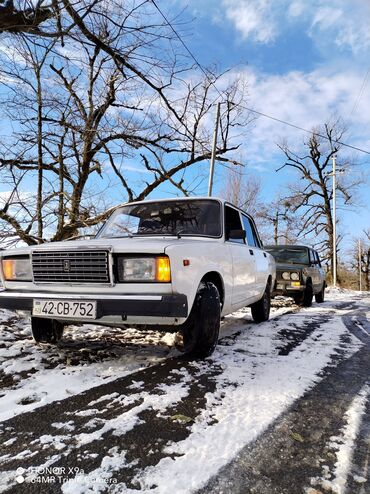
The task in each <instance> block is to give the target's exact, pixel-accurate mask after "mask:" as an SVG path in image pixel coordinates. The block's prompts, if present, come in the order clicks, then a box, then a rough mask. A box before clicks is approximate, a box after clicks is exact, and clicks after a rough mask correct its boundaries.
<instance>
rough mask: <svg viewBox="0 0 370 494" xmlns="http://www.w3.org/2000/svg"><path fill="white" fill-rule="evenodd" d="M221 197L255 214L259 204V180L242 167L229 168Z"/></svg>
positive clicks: (259, 206) (259, 207)
mask: <svg viewBox="0 0 370 494" xmlns="http://www.w3.org/2000/svg"><path fill="white" fill-rule="evenodd" d="M222 195H223V197H224V198H225V199H226V200H228V201H230V202H231V203H232V204H235V205H236V206H238V207H240V208H241V209H244V210H245V211H247V212H248V213H250V214H251V215H252V216H254V217H255V216H256V215H257V214H258V212H259V211H260V209H261V207H262V205H261V181H260V180H259V179H258V178H257V177H256V176H254V175H252V174H251V173H246V172H245V171H244V168H242V167H235V168H229V169H228V170H227V174H226V185H225V189H224V190H223V191H222Z"/></svg>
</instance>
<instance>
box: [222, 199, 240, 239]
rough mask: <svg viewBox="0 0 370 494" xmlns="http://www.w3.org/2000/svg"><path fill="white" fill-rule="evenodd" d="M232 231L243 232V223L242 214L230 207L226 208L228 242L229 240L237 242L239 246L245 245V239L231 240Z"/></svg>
mask: <svg viewBox="0 0 370 494" xmlns="http://www.w3.org/2000/svg"><path fill="white" fill-rule="evenodd" d="M231 230H243V227H242V223H241V221H240V214H239V212H238V211H237V210H236V209H234V208H230V207H229V206H225V236H226V240H229V241H230V242H235V243H238V244H244V240H243V239H241V238H240V239H230V238H229V237H230V232H231Z"/></svg>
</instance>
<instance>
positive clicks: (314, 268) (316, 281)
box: [309, 249, 321, 293]
mask: <svg viewBox="0 0 370 494" xmlns="http://www.w3.org/2000/svg"><path fill="white" fill-rule="evenodd" d="M309 256H310V275H311V279H312V285H313V291H314V293H317V292H319V291H320V285H321V280H320V271H319V265H318V263H317V254H316V252H315V251H314V250H313V249H309Z"/></svg>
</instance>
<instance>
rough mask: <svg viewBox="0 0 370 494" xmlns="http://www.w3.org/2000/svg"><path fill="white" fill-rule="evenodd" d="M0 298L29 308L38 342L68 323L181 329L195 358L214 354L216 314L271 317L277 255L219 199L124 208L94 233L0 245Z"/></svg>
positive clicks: (53, 337) (51, 338) (52, 338)
mask: <svg viewBox="0 0 370 494" xmlns="http://www.w3.org/2000/svg"><path fill="white" fill-rule="evenodd" d="M0 273H1V279H2V284H3V290H2V291H1V292H0V307H4V308H7V309H13V310H23V311H25V310H26V311H29V312H30V313H31V327H32V333H33V337H34V339H35V340H36V341H37V342H47V343H56V342H57V341H58V340H59V339H60V338H61V337H62V335H63V328H64V326H65V325H66V324H72V323H86V322H90V323H91V322H95V323H97V324H100V325H107V326H119V327H122V328H125V327H127V326H137V327H143V326H145V327H148V326H151V327H156V328H162V329H164V330H165V331H169V330H171V329H173V330H174V331H176V332H179V334H180V335H181V338H180V340H182V348H183V350H184V352H185V353H186V354H188V356H189V357H191V358H203V357H206V356H208V355H210V354H211V353H212V352H213V350H214V348H215V346H216V344H217V340H218V334H219V328H220V320H221V317H222V316H225V315H226V314H230V313H231V312H234V311H236V310H237V309H240V308H241V307H244V306H250V307H251V309H252V316H253V319H254V320H255V321H256V322H262V321H265V320H267V319H268V318H269V312H270V297H271V290H272V289H273V287H274V284H275V261H274V259H273V257H272V256H271V255H270V254H268V253H267V252H265V251H264V250H263V247H262V243H261V241H260V238H259V235H258V233H257V229H256V226H255V224H254V221H253V219H252V218H251V217H250V216H249V215H248V214H247V213H245V212H244V211H241V210H240V209H238V208H237V207H235V206H233V205H232V204H229V203H227V202H225V201H223V200H220V199H216V198H181V199H163V200H149V201H141V202H136V203H129V204H126V205H124V206H121V207H118V208H117V209H116V210H115V211H114V212H113V214H112V215H111V217H110V218H109V219H108V221H107V222H106V223H105V225H104V226H103V227H102V229H101V230H100V232H99V233H98V235H97V236H96V238H94V239H92V240H84V241H81V240H79V241H78V240H75V241H65V242H56V243H46V244H41V245H37V246H32V247H26V248H18V249H12V250H8V251H2V252H1V270H0Z"/></svg>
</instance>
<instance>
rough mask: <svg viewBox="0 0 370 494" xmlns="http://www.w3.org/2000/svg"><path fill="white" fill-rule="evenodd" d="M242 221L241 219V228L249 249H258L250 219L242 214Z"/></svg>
mask: <svg viewBox="0 0 370 494" xmlns="http://www.w3.org/2000/svg"><path fill="white" fill-rule="evenodd" d="M242 219H243V228H244V230H245V231H246V234H247V243H248V245H250V246H251V247H259V242H258V238H257V234H256V232H255V230H254V226H253V224H252V223H251V221H250V219H249V218H248V217H247V216H244V214H242Z"/></svg>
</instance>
